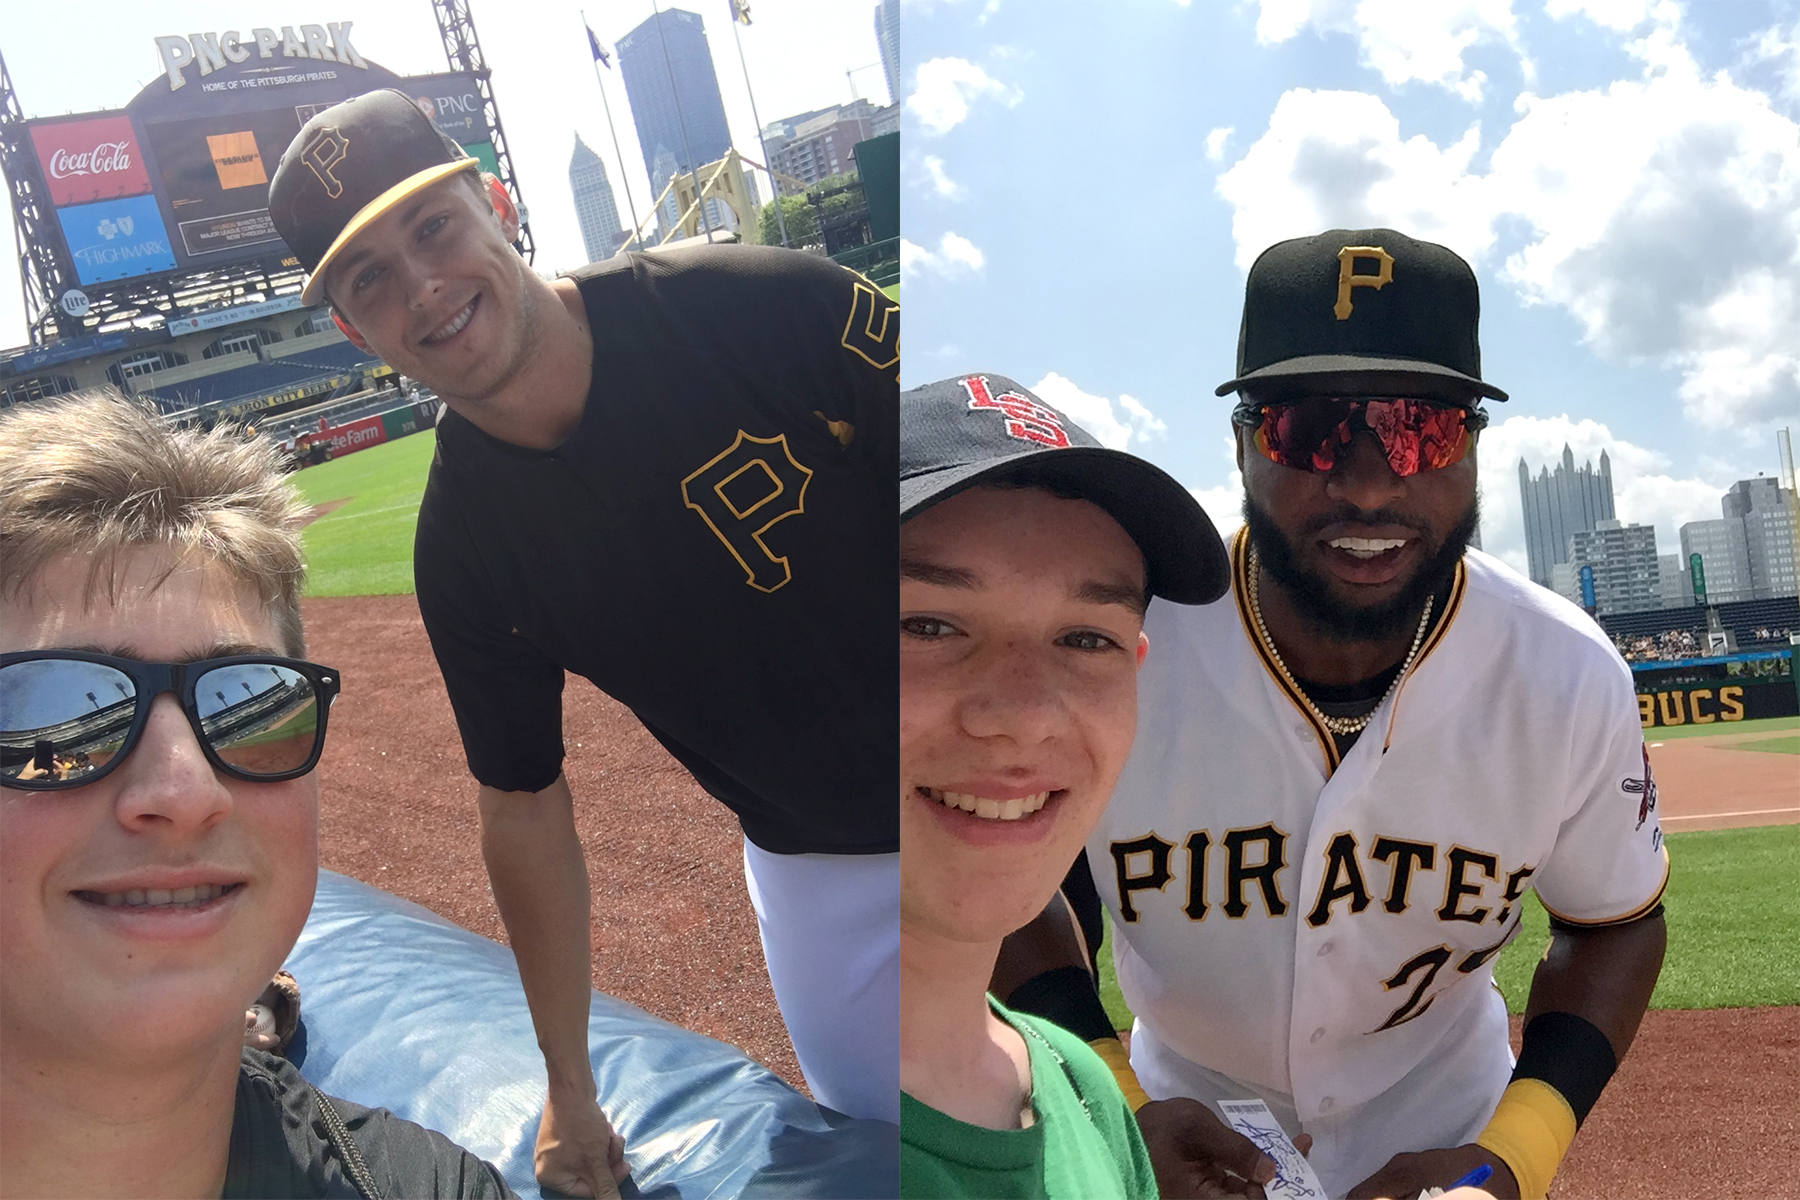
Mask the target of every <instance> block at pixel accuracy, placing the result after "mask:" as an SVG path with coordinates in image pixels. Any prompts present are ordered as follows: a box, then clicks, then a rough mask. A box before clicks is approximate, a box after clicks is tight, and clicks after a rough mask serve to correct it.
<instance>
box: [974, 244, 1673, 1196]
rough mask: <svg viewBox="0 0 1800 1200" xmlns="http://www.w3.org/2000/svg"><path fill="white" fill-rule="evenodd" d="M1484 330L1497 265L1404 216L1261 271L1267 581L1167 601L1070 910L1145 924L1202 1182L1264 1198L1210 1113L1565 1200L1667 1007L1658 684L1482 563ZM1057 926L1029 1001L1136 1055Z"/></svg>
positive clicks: (1161, 1029) (1055, 920) (1160, 1074)
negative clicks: (1535, 917) (1518, 949)
mask: <svg viewBox="0 0 1800 1200" xmlns="http://www.w3.org/2000/svg"><path fill="white" fill-rule="evenodd" d="M1478 317H1479V298H1478V293H1477V288H1476V282H1475V277H1474V274H1473V272H1472V271H1471V270H1470V269H1469V267H1468V265H1467V264H1466V263H1464V262H1463V261H1462V260H1461V259H1460V258H1458V257H1457V256H1456V255H1455V254H1453V253H1451V252H1450V251H1449V250H1447V249H1445V248H1444V247H1442V246H1437V245H1433V244H1431V243H1428V242H1420V241H1416V240H1414V239H1412V238H1409V237H1407V236H1405V235H1403V234H1400V233H1396V232H1395V231H1393V230H1391V229H1363V230H1332V231H1330V232H1328V233H1324V234H1320V235H1319V236H1317V237H1309V238H1301V239H1298V240H1294V241H1288V242H1282V243H1279V244H1277V245H1275V246H1273V247H1271V248H1269V249H1268V250H1267V251H1265V252H1264V253H1263V254H1262V256H1261V257H1260V258H1258V259H1257V261H1256V263H1255V265H1253V266H1252V267H1251V269H1250V275H1249V279H1248V282H1247V286H1246V294H1245V301H1244V317H1243V326H1242V333H1241V336H1240V340H1239V344H1238V371H1237V375H1236V377H1235V378H1233V379H1231V380H1230V381H1229V382H1227V383H1225V384H1224V385H1222V386H1221V387H1220V388H1219V394H1221V395H1224V394H1226V393H1229V392H1233V391H1235V392H1237V393H1238V395H1239V402H1238V405H1237V407H1236V409H1235V411H1234V412H1233V414H1232V424H1233V428H1234V429H1235V431H1236V435H1237V445H1238V463H1239V465H1240V466H1241V468H1242V470H1243V478H1244V492H1245V501H1244V513H1245V518H1246V529H1245V530H1244V531H1243V532H1242V533H1240V534H1239V536H1238V537H1237V539H1236V542H1235V545H1234V547H1233V552H1232V560H1233V561H1232V568H1233V569H1232V587H1231V594H1230V596H1229V597H1228V598H1227V599H1226V600H1224V601H1221V602H1219V603H1217V604H1213V605H1208V606H1205V607H1197V608H1196V607H1184V606H1179V605H1154V606H1152V607H1151V609H1150V612H1149V614H1148V619H1147V621H1146V623H1145V631H1146V633H1147V634H1148V635H1149V638H1150V642H1151V644H1152V645H1153V646H1155V647H1156V648H1157V653H1156V654H1154V655H1152V656H1151V658H1150V660H1149V662H1148V663H1147V664H1146V666H1145V668H1144V671H1143V673H1142V675H1141V676H1140V694H1141V712H1140V719H1139V723H1138V733H1137V740H1136V742H1135V743H1134V747H1133V751H1132V755H1131V758H1130V759H1129V761H1128V762H1127V764H1126V767H1125V770H1124V772H1123V774H1122V775H1121V776H1120V780H1119V784H1118V787H1117V788H1116V790H1115V791H1114V794H1113V800H1112V804H1111V805H1110V806H1109V807H1108V808H1107V810H1106V812H1105V814H1104V815H1103V816H1102V817H1101V819H1100V822H1099V825H1098V826H1097V828H1096V830H1095V832H1094V834H1093V836H1092V837H1091V838H1090V839H1089V841H1088V843H1087V853H1086V855H1085V857H1084V858H1083V859H1082V860H1080V861H1079V862H1078V863H1077V864H1076V868H1075V870H1074V871H1072V872H1071V875H1070V878H1069V880H1067V881H1066V883H1065V893H1064V894H1065V895H1066V896H1067V897H1068V899H1069V902H1070V903H1071V904H1073V905H1074V906H1075V907H1076V908H1077V909H1078V910H1082V909H1085V912H1083V914H1082V915H1083V923H1084V925H1085V926H1086V927H1087V928H1088V929H1089V930H1091V931H1092V943H1093V944H1096V945H1097V944H1098V940H1099V939H1098V936H1097V934H1098V925H1099V916H1098V906H1099V904H1100V903H1104V905H1105V907H1106V909H1107V911H1108V912H1109V913H1110V914H1111V917H1112V928H1113V936H1114V938H1115V961H1116V965H1117V968H1118V978H1119V986H1120V989H1121V991H1122V992H1123V994H1124V999H1125V1001H1126V1003H1127V1004H1128V1005H1129V1006H1130V1007H1131V1009H1132V1011H1133V1013H1135V1014H1136V1018H1137V1021H1136V1024H1135V1026H1134V1028H1133V1032H1132V1038H1131V1050H1130V1064H1129V1067H1128V1068H1126V1067H1123V1066H1121V1067H1120V1071H1121V1074H1122V1075H1124V1076H1125V1078H1124V1079H1123V1080H1122V1082H1123V1083H1125V1084H1126V1085H1127V1090H1128V1092H1129V1090H1130V1089H1129V1085H1131V1084H1137V1085H1141V1088H1142V1093H1143V1095H1144V1096H1145V1097H1146V1100H1145V1101H1144V1102H1142V1103H1141V1107H1139V1108H1138V1120H1139V1123H1140V1125H1141V1126H1142V1128H1143V1131H1144V1135H1145V1141H1146V1143H1147V1144H1148V1146H1149V1148H1150V1153H1151V1157H1152V1160H1153V1162H1154V1163H1155V1165H1156V1172H1157V1178H1158V1182H1159V1185H1160V1186H1161V1188H1162V1191H1163V1194H1164V1195H1166V1196H1189V1195H1196V1194H1198V1195H1219V1194H1231V1193H1233V1192H1238V1191H1248V1190H1251V1189H1250V1188H1249V1187H1248V1185H1247V1184H1246V1183H1245V1181H1243V1180H1241V1179H1239V1178H1236V1177H1235V1176H1233V1175H1232V1174H1231V1173H1230V1172H1229V1171H1228V1170H1227V1169H1225V1168H1224V1167H1223V1166H1222V1165H1221V1162H1220V1159H1221V1158H1222V1157H1223V1156H1222V1155H1220V1154H1219V1153H1217V1152H1215V1150H1214V1149H1212V1148H1213V1147H1217V1146H1219V1145H1220V1144H1221V1141H1220V1139H1219V1137H1218V1132H1219V1131H1218V1121H1217V1119H1216V1117H1215V1116H1214V1115H1213V1113H1212V1111H1211V1110H1210V1109H1208V1108H1207V1107H1206V1103H1208V1102H1217V1101H1220V1100H1227V1099H1234V1098H1250V1097H1260V1098H1261V1099H1263V1100H1264V1101H1266V1102H1267V1103H1268V1105H1269V1107H1270V1109H1271V1110H1272V1111H1273V1112H1274V1113H1275V1114H1276V1116H1277V1117H1278V1118H1279V1119H1280V1120H1281V1122H1282V1123H1283V1125H1284V1126H1285V1127H1286V1128H1287V1130H1288V1132H1289V1133H1290V1134H1291V1135H1298V1134H1300V1133H1302V1132H1304V1133H1306V1134H1308V1135H1310V1136H1311V1137H1312V1139H1313V1148H1312V1151H1311V1161H1312V1163H1313V1166H1314V1167H1315V1169H1316V1170H1317V1172H1318V1175H1319V1178H1320V1180H1321V1182H1322V1183H1323V1185H1324V1187H1325V1189H1326V1190H1327V1192H1329V1193H1330V1194H1331V1195H1332V1196H1345V1195H1348V1196H1352V1197H1364V1196H1407V1197H1410V1196H1415V1195H1417V1194H1418V1193H1419V1191H1420V1190H1421V1189H1422V1188H1425V1187H1428V1186H1438V1187H1444V1186H1447V1185H1449V1184H1450V1183H1452V1182H1454V1181H1456V1180H1458V1179H1460V1178H1461V1177H1462V1176H1464V1175H1465V1174H1466V1173H1468V1172H1469V1171H1470V1170H1471V1169H1474V1168H1476V1167H1478V1166H1480V1165H1483V1164H1485V1165H1487V1166H1490V1167H1491V1168H1492V1169H1493V1177H1492V1180H1491V1181H1490V1182H1489V1183H1488V1184H1487V1185H1486V1186H1487V1187H1488V1188H1489V1189H1491V1190H1492V1191H1493V1192H1494V1194H1495V1195H1498V1196H1509V1197H1510V1196H1526V1197H1541V1196H1543V1195H1545V1194H1546V1191H1547V1190H1548V1188H1549V1186H1550V1181H1551V1179H1552V1177H1553V1176H1554V1175H1555V1172H1556V1169H1557V1165H1558V1163H1559V1162H1560V1161H1561V1159H1562V1157H1563V1155H1564V1154H1565V1153H1566V1152H1567V1150H1568V1148H1569V1144H1570V1142H1571V1141H1572V1140H1573V1138H1574V1136H1575V1132H1576V1129H1577V1128H1578V1127H1579V1126H1580V1124H1581V1122H1582V1119H1583V1118H1584V1117H1586V1116H1587V1114H1588V1111H1589V1110H1590V1109H1591V1108H1592V1107H1593V1105H1594V1102H1595V1100H1596V1099H1597V1098H1598V1097H1599V1095H1600V1092H1601V1090H1602V1089H1603V1088H1604V1087H1605V1086H1606V1083H1607V1080H1608V1079H1609V1078H1610V1077H1611V1075H1612V1074H1613V1072H1614V1070H1615V1069H1616V1067H1617V1065H1618V1063H1619V1061H1620V1060H1621V1059H1622V1058H1623V1057H1624V1056H1625V1052H1626V1050H1627V1049H1629V1047H1630V1045H1631V1041H1632V1038H1633V1036H1634V1035H1635V1034H1636V1032H1637V1026H1638V1022H1639V1020H1640V1019H1641V1018H1642V1016H1643V1013H1644V1009H1645V1006H1646V1005H1647V1004H1648V1002H1649V998H1650V991H1651V988H1652V986H1653V985H1654V984H1655V982H1656V976H1657V972H1658V971H1659V969H1660V968H1661V965H1662V956H1663V947H1664V927H1663V917H1662V905H1661V896H1662V892H1663V886H1664V883H1665V881H1666V879H1667V876H1668V859H1667V855H1666V853H1665V852H1664V849H1663V844H1662V835H1661V832H1660V830H1659V829H1658V825H1657V818H1656V813H1655V794H1656V793H1655V786H1654V783H1653V782H1652V780H1651V778H1650V773H1649V767H1648V759H1647V757H1646V755H1645V752H1644V745H1643V735H1642V733H1641V731H1640V728H1639V724H1638V716H1637V705H1636V703H1635V700H1634V698H1633V695H1632V686H1631V680H1630V676H1629V673H1628V672H1627V670H1626V667H1625V665H1624V663H1623V662H1622V661H1620V659H1619V656H1618V654H1617V653H1616V652H1615V651H1614V649H1613V648H1612V646H1611V645H1610V644H1609V643H1608V641H1607V639H1606V636H1605V635H1604V634H1603V633H1602V632H1601V630H1600V629H1599V627H1598V626H1597V625H1595V624H1594V622H1593V621H1592V620H1591V619H1590V618H1588V617H1587V616H1586V615H1585V614H1583V613H1582V612H1581V611H1580V610H1578V609H1577V608H1575V607H1574V606H1573V605H1571V604H1569V603H1568V602H1566V601H1565V600H1563V599H1561V598H1559V597H1557V596H1555V595H1554V594H1552V593H1551V592H1549V591H1548V590H1546V589H1544V588H1540V587H1537V586H1535V585H1534V584H1531V583H1529V582H1527V581H1526V580H1524V579H1522V578H1520V577H1519V576H1518V575H1516V574H1515V573H1513V572H1512V571H1511V570H1509V569H1508V568H1506V567H1505V566H1503V565H1501V564H1500V563H1499V562H1497V561H1496V560H1494V559H1492V558H1489V557H1487V556H1486V555H1484V554H1482V553H1481V552H1480V551H1478V550H1472V549H1469V548H1468V542H1469V540H1470V538H1471V536H1472V535H1473V534H1474V532H1475V529H1476V458H1475V445H1476V441H1477V438H1478V435H1479V432H1480V430H1481V428H1482V427H1483V426H1484V425H1485V424H1486V421H1487V417H1486V414H1485V412H1484V410H1483V407H1482V403H1481V402H1482V400H1483V399H1489V400H1504V399H1506V395H1505V393H1504V392H1502V391H1500V390H1499V389H1498V388H1495V387H1494V386H1492V385H1491V384H1488V383H1486V382H1484V381H1483V380H1482V378H1481V365H1480V351H1479V348H1478V342H1477V336H1476V335H1477V324H1478ZM1528 891H1536V893H1537V894H1538V896H1539V898H1540V899H1541V900H1542V901H1543V903H1544V906H1545V907H1546V908H1547V909H1548V910H1549V912H1550V914H1551V922H1552V928H1553V935H1552V940H1551V944H1550V947H1549V950H1548V951H1547V953H1546V954H1545V956H1544V959H1543V961H1542V962H1541V963H1540V964H1539V966H1538V969H1537V973H1536V975H1535V977H1534V978H1533V981H1532V987H1531V995H1530V999H1529V1002H1528V1004H1527V1008H1526V1015H1525V1022H1526V1023H1525V1030H1524V1043H1523V1047H1522V1049H1521V1051H1520V1053H1519V1056H1518V1059H1517V1061H1516V1063H1515V1061H1514V1059H1513V1057H1512V1054H1511V1052H1510V1050H1509V1047H1508V1042H1507V1021H1506V1005H1505V1001H1504V999H1503V998H1502V997H1501V995H1500V993H1499V991H1498V990H1497V989H1496V988H1494V987H1493V986H1492V981H1493V962H1494V958H1495V956H1496V955H1497V954H1498V953H1499V952H1500V949H1501V947H1503V946H1505V945H1506V943H1507V942H1508V941H1510V940H1511V939H1512V938H1513V936H1514V935H1515V934H1516V933H1517V932H1518V929H1519V922H1520V912H1521V907H1522V905H1523V903H1524V897H1525V894H1526V893H1527V892H1528ZM1084 897H1087V898H1092V899H1090V900H1089V902H1087V903H1085V904H1084V902H1083V900H1084ZM1053 908H1054V909H1055V911H1054V912H1047V913H1046V915H1045V916H1044V917H1042V918H1040V920H1039V921H1038V922H1035V923H1034V925H1036V926H1039V928H1038V929H1037V931H1036V936H1035V937H1019V936H1017V935H1015V938H1014V939H1012V944H1011V945H1010V946H1009V949H1008V955H1007V958H1006V959H1005V960H1003V962H1002V966H1001V969H1000V971H999V972H998V973H997V975H996V981H995V982H996V993H997V994H998V995H1000V996H1002V998H1005V999H1008V1000H1009V1003H1010V1004H1011V1005H1012V1006H1013V1007H1015V1008H1020V1007H1023V1008H1026V1009H1028V1010H1031V1011H1037V1012H1041V1013H1045V1014H1046V1015H1050V1016H1053V1017H1060V1018H1061V1019H1063V1020H1064V1021H1065V1022H1067V1023H1069V1024H1071V1025H1073V1026H1075V1027H1076V1029H1077V1032H1080V1033H1081V1034H1083V1036H1086V1037H1089V1038H1091V1039H1094V1040H1102V1041H1103V1040H1104V1039H1105V1038H1106V1037H1107V1036H1108V1034H1109V1030H1108V1029H1107V1026H1108V1024H1109V1023H1108V1022H1107V1021H1106V1020H1105V1016H1104V1013H1103V1012H1101V1011H1100V1010H1099V1005H1098V1000H1097V997H1095V995H1094V993H1093V991H1092V988H1091V985H1090V984H1089V983H1088V981H1089V980H1090V979H1091V976H1090V974H1089V972H1088V971H1087V970H1086V969H1085V968H1086V966H1087V964H1086V963H1085V962H1084V961H1082V960H1081V958H1080V956H1079V954H1078V953H1075V954H1071V953H1068V952H1066V949H1065V952H1063V953H1062V954H1061V957H1060V958H1059V957H1058V954H1057V953H1055V952H1052V951H1047V950H1046V946H1049V945H1051V944H1052V943H1054V942H1055V940H1056V939H1055V938H1054V937H1053V936H1050V935H1051V934H1053V933H1054V932H1055V931H1056V929H1057V928H1058V927H1059V926H1060V929H1062V930H1063V931H1065V934H1066V931H1067V929H1068V928H1069V923H1068V920H1067V915H1066V911H1065V910H1063V909H1062V907H1061V902H1058V903H1057V904H1056V905H1054V906H1053ZM1064 942H1065V943H1066V945H1070V946H1072V945H1075V944H1077V943H1076V942H1075V939H1074V938H1072V937H1067V936H1065V937H1064ZM1077 968H1079V969H1077ZM1021 979H1023V980H1024V981H1025V982H1024V983H1023V984H1019V983H1017V981H1018V980H1021ZM1115 1053H1116V1051H1115ZM1223 1144H1224V1145H1226V1146H1230V1145H1231V1143H1230V1141H1229V1139H1225V1140H1224V1143H1223Z"/></svg>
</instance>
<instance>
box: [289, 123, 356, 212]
mask: <svg viewBox="0 0 1800 1200" xmlns="http://www.w3.org/2000/svg"><path fill="white" fill-rule="evenodd" d="M349 153H350V143H349V142H348V141H346V140H345V139H344V136H343V135H342V134H340V133H339V132H338V131H337V130H335V129H321V130H319V131H318V132H317V133H315V134H313V136H312V140H311V141H309V142H307V143H306V148H305V149H303V150H302V151H300V161H301V162H303V163H305V164H306V165H307V166H308V167H309V168H311V169H312V173H313V174H314V175H317V176H318V177H319V182H320V183H321V184H323V185H324V187H325V194H326V195H327V196H330V197H331V198H332V199H333V200H336V199H337V198H338V197H339V196H341V195H343V194H344V182H343V180H341V179H339V178H338V177H337V176H336V175H333V174H332V173H331V169H332V168H333V167H335V166H337V165H338V164H339V163H341V162H343V161H344V157H345V155H347V154H349Z"/></svg>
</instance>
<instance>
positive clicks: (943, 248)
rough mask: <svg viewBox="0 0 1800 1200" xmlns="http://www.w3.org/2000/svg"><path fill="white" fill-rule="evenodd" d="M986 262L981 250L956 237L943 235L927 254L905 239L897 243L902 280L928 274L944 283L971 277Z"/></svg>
mask: <svg viewBox="0 0 1800 1200" xmlns="http://www.w3.org/2000/svg"><path fill="white" fill-rule="evenodd" d="M986 262H987V256H986V255H984V254H982V252H981V248H980V247H979V246H977V245H976V244H975V243H974V242H971V241H970V240H969V239H968V238H966V237H963V236H962V235H961V234H959V233H946V234H944V236H943V237H941V238H939V239H938V247H937V249H936V250H928V249H926V248H925V247H924V246H920V245H918V244H916V243H914V242H909V241H907V240H906V239H905V238H901V239H900V274H901V277H902V278H906V277H912V276H917V275H918V274H919V273H920V272H930V273H931V274H933V275H938V276H941V277H943V278H945V279H955V278H957V277H958V276H961V275H970V274H974V273H976V272H978V271H980V270H981V268H982V266H983V265H984V264H985V263H986Z"/></svg>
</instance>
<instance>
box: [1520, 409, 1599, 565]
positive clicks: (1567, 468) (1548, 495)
mask: <svg viewBox="0 0 1800 1200" xmlns="http://www.w3.org/2000/svg"><path fill="white" fill-rule="evenodd" d="M1519 499H1520V502H1521V506H1522V508H1523V510H1524V515H1525V557H1526V561H1527V564H1528V566H1529V568H1530V571H1531V578H1532V581H1533V582H1534V583H1540V584H1543V585H1544V586H1545V587H1550V586H1551V581H1550V568H1551V567H1553V566H1555V565H1556V564H1557V563H1560V562H1568V561H1569V535H1570V534H1574V533H1585V532H1589V531H1591V530H1593V528H1594V527H1595V526H1596V525H1598V524H1599V523H1600V522H1601V521H1610V520H1612V519H1613V490H1612V462H1611V460H1609V459H1608V458H1607V457H1606V451H1604V450H1602V451H1601V452H1600V470H1599V471H1598V472H1596V471H1595V470H1594V466H1593V464H1592V463H1591V462H1590V463H1583V464H1582V465H1581V467H1580V469H1577V468H1576V466H1575V455H1574V454H1573V452H1571V451H1570V449H1569V447H1568V446H1567V445H1566V444H1565V445H1564V446H1563V452H1562V465H1561V466H1559V467H1558V468H1557V469H1556V473H1555V474H1554V475H1552V474H1551V473H1550V468H1549V467H1545V468H1544V469H1543V470H1542V471H1540V472H1539V473H1538V477H1537V478H1536V479H1533V478H1532V477H1531V468H1529V467H1527V466H1526V465H1525V460H1524V459H1523V458H1521V459H1520V460H1519Z"/></svg>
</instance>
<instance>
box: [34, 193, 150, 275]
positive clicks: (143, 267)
mask: <svg viewBox="0 0 1800 1200" xmlns="http://www.w3.org/2000/svg"><path fill="white" fill-rule="evenodd" d="M56 218H57V220H58V221H59V222H60V223H61V224H62V230H63V238H64V240H65V241H67V242H68V245H69V259H70V261H71V262H72V263H73V264H74V266H75V275H76V278H78V279H80V280H81V282H82V283H83V284H93V283H104V282H106V281H107V280H110V279H128V278H130V277H132V276H134V275H149V274H152V273H154V272H157V271H172V270H174V269H175V255H174V253H173V251H172V250H171V249H170V246H169V233H168V230H166V229H165V228H163V222H162V214H161V213H160V212H158V211H157V207H156V197H154V196H132V197H129V198H127V199H123V200H103V201H101V202H100V203H98V204H80V205H76V206H75V207H73V208H59V209H57V210H56Z"/></svg>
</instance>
